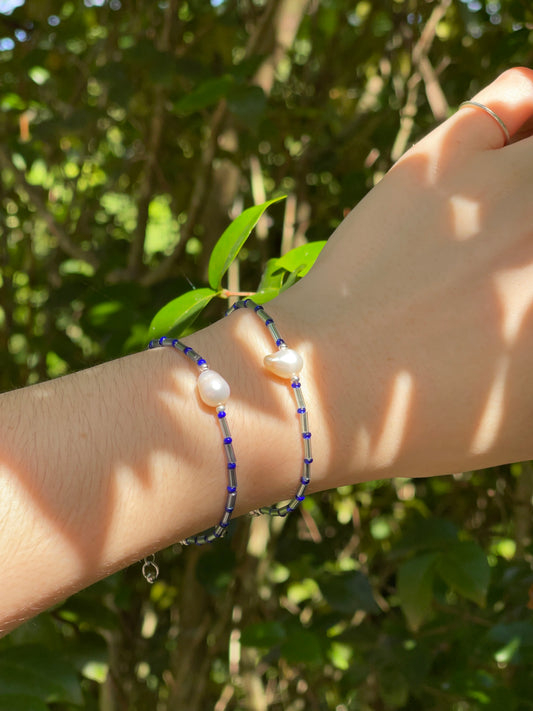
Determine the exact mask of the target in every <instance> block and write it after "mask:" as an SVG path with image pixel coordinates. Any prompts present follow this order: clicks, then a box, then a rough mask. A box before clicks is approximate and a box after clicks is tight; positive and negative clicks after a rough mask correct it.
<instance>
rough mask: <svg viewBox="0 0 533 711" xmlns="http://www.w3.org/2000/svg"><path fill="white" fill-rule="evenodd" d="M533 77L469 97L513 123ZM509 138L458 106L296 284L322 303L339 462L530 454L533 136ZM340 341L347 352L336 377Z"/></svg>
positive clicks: (368, 468) (413, 462) (479, 461)
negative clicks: (334, 359)
mask: <svg viewBox="0 0 533 711" xmlns="http://www.w3.org/2000/svg"><path fill="white" fill-rule="evenodd" d="M532 81H533V75H532V74H531V72H528V71H527V70H516V71H515V72H513V73H510V74H508V75H507V76H506V77H504V78H503V79H500V80H499V82H501V84H502V85H504V86H505V83H506V82H511V83H513V82H514V86H513V88H512V89H511V90H510V91H509V93H508V95H507V94H506V93H505V90H503V91H499V90H498V89H497V88H496V89H495V88H494V87H493V88H489V89H488V90H486V91H485V92H483V93H482V94H480V96H478V97H475V99H476V100H479V101H482V102H484V103H486V104H487V105H490V107H491V108H492V109H493V110H494V111H495V112H496V113H497V114H498V115H500V116H502V118H503V120H504V121H505V122H506V124H507V125H508V127H509V130H510V132H511V135H512V134H513V133H514V132H515V131H520V129H521V127H522V126H523V125H525V123H526V122H527V121H528V119H529V117H530V116H532V115H533V91H532ZM504 141H505V138H504V136H503V134H502V131H501V128H500V127H499V126H498V124H497V122H495V121H494V119H492V118H491V117H490V116H488V115H487V114H485V112H483V111H482V110H479V109H476V108H473V109H472V108H465V109H462V110H461V111H458V112H457V113H456V114H455V115H454V116H453V117H452V118H451V119H450V120H449V121H446V122H445V123H443V124H441V125H440V126H439V127H437V128H436V129H435V130H434V131H433V132H432V133H431V134H430V135H428V136H427V137H426V138H425V139H423V140H422V141H420V142H419V143H418V144H416V145H415V146H413V148H411V149H410V150H409V151H408V152H407V153H406V154H405V155H404V156H403V157H402V158H401V159H400V160H399V161H398V162H397V163H396V165H395V166H394V167H393V168H392V169H391V171H390V172H389V173H388V174H387V175H386V176H385V178H384V179H383V180H382V181H381V182H380V183H379V185H378V186H377V187H376V188H375V189H374V190H373V191H371V193H369V194H368V195H367V196H366V197H365V199H364V200H363V201H361V202H360V203H359V204H358V205H357V206H356V208H355V209H354V210H353V211H352V212H351V213H350V215H349V216H348V218H347V219H346V220H345V221H344V222H343V223H342V224H341V225H340V226H339V227H338V228H337V230H336V232H335V234H334V235H333V236H332V238H331V239H330V241H329V242H328V244H327V245H326V247H325V249H324V250H323V253H322V254H321V255H320V257H319V259H318V260H317V263H316V265H315V267H314V268H313V269H312V270H311V272H310V274H309V275H308V277H306V280H307V282H305V280H304V283H303V284H302V286H301V287H300V286H299V285H296V288H294V287H293V289H294V290H292V289H291V290H290V292H288V293H287V299H286V300H287V301H289V300H292V302H293V304H292V309H291V310H292V311H293V312H295V313H297V312H300V313H306V312H310V311H311V310H312V309H314V310H315V314H314V315H315V316H316V319H315V324H314V327H315V329H316V331H317V332H318V333H319V334H320V338H317V339H316V341H315V343H316V360H317V362H316V367H315V368H314V371H315V372H316V374H317V375H318V380H317V384H318V385H317V387H318V388H319V393H320V397H321V398H322V400H323V402H324V403H327V402H332V403H335V409H334V411H333V412H332V414H331V415H330V416H329V420H328V425H329V430H330V431H329V434H330V436H331V439H332V441H334V442H336V444H335V446H334V447H333V450H332V451H333V459H332V462H331V468H332V469H333V470H334V471H337V470H338V471H342V469H343V467H344V468H345V469H346V468H352V469H353V470H355V471H357V472H358V476H360V477H361V479H365V478H368V477H369V476H370V477H375V476H379V475H380V474H379V473H377V471H376V470H378V469H379V470H380V471H381V476H387V475H390V473H391V472H393V473H394V475H395V476H402V475H405V476H427V475H434V474H445V473H449V472H453V471H458V470H459V469H460V468H470V469H474V468H482V467H486V466H492V465H494V464H497V463H502V462H503V461H518V459H517V458H514V457H515V455H517V454H519V455H523V454H524V453H525V454H526V455H527V454H528V451H527V446H526V445H525V444H524V442H525V438H524V437H523V436H520V435H521V434H522V430H523V429H524V427H525V425H524V424H523V423H524V422H526V421H527V417H526V416H524V413H525V411H526V409H527V408H525V407H524V393H525V392H526V390H525V389H524V388H525V387H527V384H528V381H527V380H525V379H526V377H527V376H526V374H525V373H524V372H523V366H522V363H524V362H525V361H526V360H527V353H528V352H529V350H530V349H531V348H532V347H533V331H532V329H531V319H532V318H533V309H531V308H530V307H531V306H532V305H533V261H532V257H533V239H531V240H529V239H528V238H529V237H533V234H531V227H529V225H530V224H531V222H532V212H531V202H530V201H529V199H530V194H531V177H530V169H529V164H528V163H527V152H528V151H530V150H531V141H530V142H529V144H522V145H521V146H520V147H518V146H516V145H510V146H507V147H503V144H504ZM512 143H513V140H511V144H512ZM519 150H520V151H521V153H520V155H519V153H518V151H519ZM306 289H307V291H306ZM311 293H315V294H318V295H319V298H318V299H317V300H316V301H315V302H314V303H313V304H311V303H310V295H311ZM284 300H285V297H283V296H282V297H281V301H284ZM295 305H296V306H295ZM308 305H309V307H308ZM289 306H290V304H289ZM339 334H341V335H339ZM322 341H323V342H322ZM330 343H331V344H336V351H334V353H336V354H337V355H338V356H339V358H340V362H341V363H344V360H343V359H344V358H346V361H347V364H346V366H345V367H344V369H343V370H342V371H341V373H342V377H340V378H339V377H338V376H336V374H335V373H334V372H333V373H331V374H330V370H329V368H330V362H331V353H332V349H331V347H329V346H328V344H330ZM341 344H342V346H341ZM340 346H341V347H340ZM344 353H346V354H347V355H346V356H344V355H343V354H344ZM521 379H523V380H524V381H525V382H522V381H521ZM354 402H355V403H356V405H355V408H356V414H355V416H353V415H352V417H346V416H343V413H344V412H346V413H349V412H353V410H354ZM348 442H349V444H348ZM529 455H531V452H529ZM524 458H526V457H524ZM334 476H337V478H336V479H335V481H336V482H338V483H342V479H341V474H338V475H334Z"/></svg>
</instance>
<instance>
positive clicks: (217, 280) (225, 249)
mask: <svg viewBox="0 0 533 711" xmlns="http://www.w3.org/2000/svg"><path fill="white" fill-rule="evenodd" d="M286 197H287V196H286V195H282V196H281V197H277V198H274V199H273V200H267V202H264V203H262V204H261V205H254V206H253V207H249V208H248V209H247V210H245V211H244V212H242V213H241V214H240V215H239V216H238V217H236V218H235V219H234V220H233V222H232V223H231V224H230V225H228V227H227V228H226V229H225V230H224V233H223V234H222V236H221V237H220V239H219V240H218V242H217V243H216V244H215V246H214V247H213V251H212V252H211V257H210V259H209V267H208V277H209V285H210V286H211V288H212V289H217V290H218V289H220V288H221V285H222V277H223V276H224V274H225V273H226V272H227V271H228V269H229V266H230V264H231V263H232V262H233V260H234V259H235V258H236V257H237V255H238V254H239V252H240V251H241V249H242V247H243V245H244V243H245V242H246V240H247V239H248V237H249V236H250V233H251V232H252V230H253V228H254V227H255V226H256V224H257V223H258V222H259V218H260V217H261V215H262V214H263V213H264V211H265V210H266V209H267V207H268V206H269V205H272V204H273V203H275V202H279V201H280V200H284V199H285V198H286Z"/></svg>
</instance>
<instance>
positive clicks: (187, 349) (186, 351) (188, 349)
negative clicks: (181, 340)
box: [183, 346, 192, 355]
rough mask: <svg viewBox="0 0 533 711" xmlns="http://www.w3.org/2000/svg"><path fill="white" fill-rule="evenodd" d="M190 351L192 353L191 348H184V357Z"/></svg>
mask: <svg viewBox="0 0 533 711" xmlns="http://www.w3.org/2000/svg"><path fill="white" fill-rule="evenodd" d="M191 351H192V348H191V347H190V346H186V347H185V348H184V349H183V352H184V353H185V355H187V353H190V352H191Z"/></svg>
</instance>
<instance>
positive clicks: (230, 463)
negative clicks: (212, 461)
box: [228, 462, 237, 469]
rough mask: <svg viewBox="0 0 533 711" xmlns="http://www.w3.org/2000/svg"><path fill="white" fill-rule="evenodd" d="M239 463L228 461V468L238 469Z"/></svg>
mask: <svg viewBox="0 0 533 711" xmlns="http://www.w3.org/2000/svg"><path fill="white" fill-rule="evenodd" d="M236 468H237V464H236V463H235V462H228V469H236Z"/></svg>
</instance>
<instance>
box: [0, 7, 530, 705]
mask: <svg viewBox="0 0 533 711" xmlns="http://www.w3.org/2000/svg"><path fill="white" fill-rule="evenodd" d="M532 60H533V11H532V9H531V3H530V1H529V0H500V1H498V0H494V1H491V2H485V1H483V0H472V1H470V2H466V1H465V2H463V1H460V0H441V1H440V2H436V1H434V2H432V1H430V0H428V1H426V2H424V1H417V0H398V1H392V2H391V1H385V0H375V1H374V2H370V1H369V0H361V1H360V2H349V1H348V0H328V1H326V2H318V0H216V1H215V0H212V1H211V3H209V2H208V1H207V0H191V1H190V2H178V0H160V1H159V2H157V1H156V0H85V2H82V1H81V0H67V1H62V0H26V2H24V0H0V136H1V140H0V170H1V179H2V180H1V192H0V198H1V210H0V359H1V360H0V379H1V384H0V387H1V388H2V389H3V390H10V389H12V388H16V387H20V386H24V385H26V384H29V383H35V382H38V381H40V380H44V379H48V378H53V377H56V376H59V375H63V374H65V373H68V372H71V371H73V370H77V369H80V368H85V367H88V366H91V365H94V364H97V363H99V362H102V361H106V360H109V359H111V358H115V357H118V356H121V355H123V354H126V353H129V352H132V351H136V350H140V349H142V348H144V347H145V345H146V337H147V327H148V325H149V323H150V321H151V320H152V317H153V316H154V314H155V313H156V312H157V311H158V309H159V308H160V307H161V306H162V305H163V304H165V303H166V302H168V301H170V300H171V299H173V298H174V297H176V296H178V295H180V294H181V293H183V292H185V291H187V290H189V289H190V286H191V284H192V285H194V286H195V287H201V286H205V285H206V265H207V262H208V259H209V254H210V251H211V249H212V246H213V244H214V243H215V242H216V240H217V238H218V237H219V236H220V234H221V233H222V231H223V230H224V228H225V227H226V226H227V225H228V223H229V221H230V219H231V218H232V217H234V216H235V215H237V214H239V212H240V211H241V210H242V209H244V208H246V207H249V206H250V205H252V204H254V203H260V202H263V201H264V200H265V199H268V198H271V197H275V196H277V195H279V194H287V195H288V197H287V199H286V200H285V201H281V202H279V203H276V204H275V205H273V206H272V207H271V208H270V209H269V211H268V213H267V215H265V217H264V218H263V219H262V220H261V222H260V223H259V225H258V227H257V229H256V232H255V235H254V237H253V238H252V239H251V240H250V241H249V242H248V244H247V245H246V247H245V249H244V250H243V251H242V252H241V254H240V258H239V260H238V264H237V265H236V266H235V267H233V268H232V270H231V272H230V274H229V286H230V287H231V288H233V289H235V290H238V289H241V290H252V291H253V290H255V289H256V288H257V286H258V283H259V280H260V277H261V273H262V271H263V269H264V266H265V264H266V262H267V260H268V259H269V258H272V257H277V256H279V255H280V254H285V253H286V252H287V251H288V250H290V249H291V248H293V247H295V246H299V245H301V244H304V243H305V242H306V241H315V240H323V239H326V238H327V237H328V235H329V234H330V233H331V232H332V230H333V229H334V228H335V227H336V225H338V223H339V222H340V221H341V220H342V218H343V216H344V215H345V214H346V212H347V211H348V210H349V209H350V208H351V207H352V206H353V205H354V204H355V203H357V201H358V200H360V199H361V198H362V197H363V196H364V195H365V193H366V192H367V191H368V190H369V189H370V188H372V186H373V185H374V184H375V183H376V182H377V181H379V179H380V178H381V177H382V176H383V174H384V173H385V172H386V171H387V169H388V168H389V167H390V166H391V164H392V163H393V162H394V161H395V160H396V159H397V158H398V157H399V156H400V155H401V154H402V152H403V151H404V150H405V149H406V147H408V146H409V145H410V144H411V143H412V142H413V141H415V140H417V138H419V137H420V136H421V135H423V134H424V133H425V132H427V131H428V130H429V129H430V128H431V127H432V126H434V125H435V124H436V123H437V122H439V121H441V120H442V119H444V118H446V116H448V115H449V114H450V113H451V112H453V111H454V110H455V109H456V108H457V106H458V104H459V103H460V102H461V101H462V100H464V99H465V98H468V97H469V96H471V95H472V94H473V93H474V92H475V91H476V90H477V89H479V88H480V87H481V86H483V85H484V84H486V83H488V82H489V81H490V80H491V79H493V78H494V77H495V76H496V75H497V74H498V73H499V72H500V71H502V70H503V69H505V68H507V67H509V66H512V65H517V64H524V65H532V64H533V61H532ZM383 288H386V285H385V284H384V285H383ZM223 307H224V304H223V303H222V302H221V301H220V300H216V303H215V302H212V304H211V305H210V307H209V309H208V310H207V311H206V312H205V313H204V314H203V316H202V318H201V320H200V322H199V325H202V324H205V323H207V322H209V321H210V320H214V319H216V318H218V317H219V316H220V315H221V313H222V310H223ZM459 345H460V344H459ZM27 426H28V427H29V428H31V421H30V422H28V423H27ZM75 475H76V472H73V476H75ZM532 493H533V471H532V467H531V465H530V464H529V463H526V464H515V465H512V466H503V467H498V468H495V469H491V470H487V471H483V472H464V473H461V474H456V475H454V476H450V477H444V478H440V479H428V480H409V479H404V480H395V481H392V482H389V481H386V482H373V483H369V484H364V485H360V486H357V487H344V488H342V489H339V490H336V491H331V492H328V493H324V494H321V495H316V496H314V497H312V498H310V499H308V500H306V502H305V505H304V506H303V508H302V511H301V513H298V514H295V515H293V516H292V517H289V518H288V519H287V520H276V521H269V520H267V519H266V518H258V519H254V520H253V521H250V520H246V519H243V520H241V521H239V522H238V523H237V524H236V525H235V526H234V528H233V529H232V532H231V535H230V536H229V537H228V539H226V540H225V541H224V542H221V543H220V544H219V545H216V546H212V547H205V548H201V549H186V550H180V549H179V548H178V547H176V549H174V550H169V551H165V552H164V553H162V554H160V555H159V557H158V560H159V562H160V564H161V568H162V574H161V577H160V580H159V581H158V582H157V583H156V584H154V585H153V586H149V585H147V584H146V583H145V581H144V579H143V578H142V576H141V571H140V566H133V567H132V568H130V569H128V570H126V571H123V572H121V573H119V574H116V575H113V576H112V577H110V578H108V579H106V580H104V581H102V582H100V583H98V584H97V585H95V586H93V587H92V588H90V589H88V590H86V591H83V592H81V593H79V594H78V595H76V596H74V597H72V598H71V599H69V600H67V601H66V602H65V603H64V604H62V605H59V606H58V607H56V608H55V609H53V610H51V611H50V612H48V613H46V614H43V615H41V616H39V617H38V618H36V619H34V620H32V621H30V622H28V623H26V624H25V625H23V626H22V627H20V628H19V629H18V630H16V631H14V632H13V633H12V634H10V635H9V636H7V637H5V638H4V639H2V640H0V711H7V710H9V711H21V710H24V711H46V710H47V709H50V710H55V711H75V710H76V709H79V708H83V709H89V710H93V709H95V710H96V709H101V710H102V711H122V710H123V711H134V710H139V711H145V710H155V711H176V710H177V711H181V710H182V709H183V710H186V711H210V710H212V709H214V711H225V710H226V709H228V710H229V709H235V710H239V711H240V710H242V711H264V710H267V709H273V710H275V711H282V710H283V711H300V710H305V711H307V710H310V711H322V710H324V711H326V710H327V711H329V710H334V711H389V710H393V709H405V710H407V711H450V710H452V711H474V710H476V711H477V710H479V711H502V709H505V711H527V709H533V693H532V690H533V671H532V663H533V603H532V602H531V599H532V598H531V590H532V589H533V588H532V585H533V572H532V559H533V558H532V553H533V548H532V545H531V519H532V508H531V497H532ZM57 565H58V566H60V565H61V561H60V560H58V561H57ZM49 574H50V575H54V570H50V571H49ZM0 604H1V588H0Z"/></svg>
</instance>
